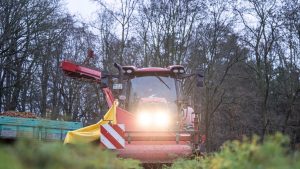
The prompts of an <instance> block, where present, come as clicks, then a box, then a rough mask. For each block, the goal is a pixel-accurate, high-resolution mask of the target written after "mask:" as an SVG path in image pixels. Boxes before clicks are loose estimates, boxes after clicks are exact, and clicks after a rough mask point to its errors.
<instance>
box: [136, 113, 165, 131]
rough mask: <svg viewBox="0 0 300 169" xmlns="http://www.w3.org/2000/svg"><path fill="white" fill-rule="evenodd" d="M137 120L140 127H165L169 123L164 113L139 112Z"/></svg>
mask: <svg viewBox="0 0 300 169" xmlns="http://www.w3.org/2000/svg"><path fill="white" fill-rule="evenodd" d="M137 120H138V123H139V125H140V126H142V127H166V126H168V125H169V123H170V117H169V114H168V113H165V112H153V113H150V112H140V113H139V114H138V116H137Z"/></svg>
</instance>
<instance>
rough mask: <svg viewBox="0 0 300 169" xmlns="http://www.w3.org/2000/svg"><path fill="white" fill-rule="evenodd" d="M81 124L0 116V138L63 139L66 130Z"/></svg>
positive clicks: (78, 126) (79, 126) (76, 127)
mask: <svg viewBox="0 0 300 169" xmlns="http://www.w3.org/2000/svg"><path fill="white" fill-rule="evenodd" d="M82 126H83V125H82V123H81V122H66V121H56V120H45V119H33V118H19V117H8V116H0V139H16V138H20V137H27V138H33V139H38V140H44V141H60V140H62V141H63V140H64V138H65V136H66V134H67V132H68V131H71V130H76V129H79V128H82Z"/></svg>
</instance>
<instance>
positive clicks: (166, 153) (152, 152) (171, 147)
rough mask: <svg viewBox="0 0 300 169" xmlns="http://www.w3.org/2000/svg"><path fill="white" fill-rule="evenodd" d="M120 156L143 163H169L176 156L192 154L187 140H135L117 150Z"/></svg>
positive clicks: (181, 156) (182, 156)
mask: <svg viewBox="0 0 300 169" xmlns="http://www.w3.org/2000/svg"><path fill="white" fill-rule="evenodd" d="M117 153H118V156H119V157H122V158H133V159H138V160H141V161H142V162H143V163H171V162H173V161H174V160H175V159H177V158H184V157H189V156H191V155H192V148H191V146H189V143H188V142H179V144H176V142H175V141H135V142H131V144H128V143H127V144H126V145H125V149H120V150H117Z"/></svg>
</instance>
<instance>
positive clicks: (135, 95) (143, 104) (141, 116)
mask: <svg viewBox="0 0 300 169" xmlns="http://www.w3.org/2000/svg"><path fill="white" fill-rule="evenodd" d="M121 70H122V73H121V74H120V75H121V79H122V84H114V86H120V85H122V88H119V90H120V91H119V97H118V98H119V100H120V103H121V105H122V108H124V109H125V110H127V111H128V112H130V113H132V114H134V115H135V116H136V117H137V122H136V123H137V124H136V125H137V126H138V127H139V128H140V129H142V130H147V129H151V130H175V129H176V128H177V129H178V126H176V124H180V122H181V119H180V113H181V112H182V110H181V109H182V105H181V104H180V103H182V101H181V100H182V98H183V97H182V95H181V79H182V77H183V75H184V74H185V71H184V68H183V67H182V66H179V65H175V66H169V67H167V68H156V67H150V68H136V67H133V66H122V68H121ZM117 90H118V89H117Z"/></svg>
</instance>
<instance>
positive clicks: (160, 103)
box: [127, 76, 177, 113]
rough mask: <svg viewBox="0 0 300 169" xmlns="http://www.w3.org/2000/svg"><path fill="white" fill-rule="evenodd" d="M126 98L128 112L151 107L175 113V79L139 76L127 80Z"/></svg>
mask: <svg viewBox="0 0 300 169" xmlns="http://www.w3.org/2000/svg"><path fill="white" fill-rule="evenodd" d="M127 85H128V86H127V87H128V88H127V89H128V90H127V96H128V98H129V102H128V110H129V111H130V112H133V113H135V112H136V111H138V109H141V106H143V108H147V107H151V108H153V109H156V108H163V109H168V110H169V111H170V112H174V111H177V106H176V100H177V94H176V85H175V79H174V78H172V77H167V76H141V77H135V78H133V79H131V80H129V82H128V84H127Z"/></svg>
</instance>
